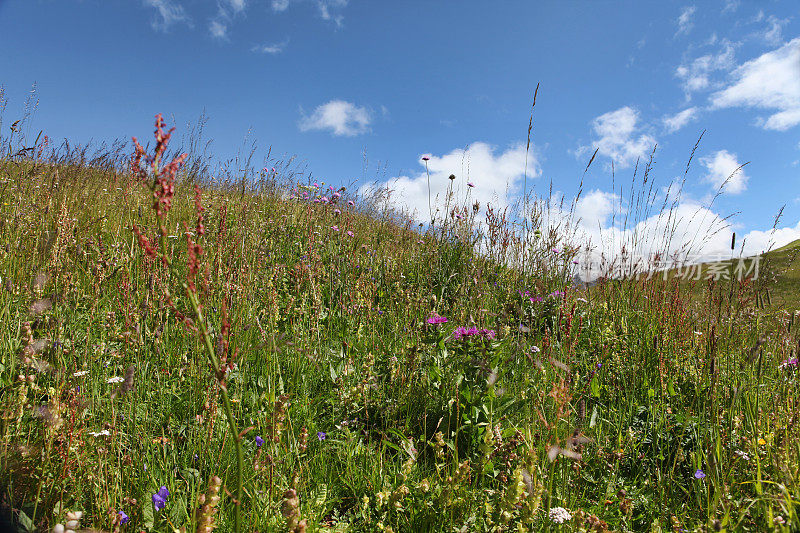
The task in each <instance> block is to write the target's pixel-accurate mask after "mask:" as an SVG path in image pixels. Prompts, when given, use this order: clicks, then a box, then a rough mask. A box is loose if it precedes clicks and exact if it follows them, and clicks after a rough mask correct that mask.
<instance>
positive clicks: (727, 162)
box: [700, 150, 749, 194]
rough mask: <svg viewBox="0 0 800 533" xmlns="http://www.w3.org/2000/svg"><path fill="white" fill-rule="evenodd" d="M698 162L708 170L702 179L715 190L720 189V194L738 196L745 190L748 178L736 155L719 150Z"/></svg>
mask: <svg viewBox="0 0 800 533" xmlns="http://www.w3.org/2000/svg"><path fill="white" fill-rule="evenodd" d="M700 162H701V163H702V164H703V166H705V167H706V169H707V170H708V174H706V176H705V177H704V178H703V179H704V181H706V182H707V183H710V184H711V185H713V186H714V187H715V188H720V187H722V192H724V193H728V194H739V193H741V192H744V191H745V189H747V181H748V180H749V177H748V176H747V174H745V172H744V169H743V168H741V166H742V164H741V163H739V160H738V158H737V156H736V154H732V153H730V152H729V151H727V150H719V151H718V152H716V153H714V154H713V155H712V156H711V157H702V158H700Z"/></svg>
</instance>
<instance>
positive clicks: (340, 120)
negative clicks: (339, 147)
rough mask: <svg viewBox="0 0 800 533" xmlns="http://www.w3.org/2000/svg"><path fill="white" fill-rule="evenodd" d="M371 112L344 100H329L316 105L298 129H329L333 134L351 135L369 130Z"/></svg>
mask: <svg viewBox="0 0 800 533" xmlns="http://www.w3.org/2000/svg"><path fill="white" fill-rule="evenodd" d="M371 122H372V113H371V112H370V111H369V109H367V108H366V107H359V106H357V105H355V104H353V103H350V102H345V101H344V100H331V101H330V102H328V103H326V104H323V105H321V106H318V107H317V108H316V109H315V110H314V112H313V113H312V114H311V115H310V116H304V117H303V118H302V119H301V120H300V123H299V127H300V131H310V130H330V132H331V133H332V134H333V135H344V136H348V137H352V136H354V135H358V134H361V133H366V132H367V131H369V125H370V123H371Z"/></svg>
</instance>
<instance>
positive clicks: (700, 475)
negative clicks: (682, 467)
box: [694, 468, 706, 479]
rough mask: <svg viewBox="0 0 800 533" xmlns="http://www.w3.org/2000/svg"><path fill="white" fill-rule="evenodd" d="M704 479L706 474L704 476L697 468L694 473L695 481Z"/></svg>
mask: <svg viewBox="0 0 800 533" xmlns="http://www.w3.org/2000/svg"><path fill="white" fill-rule="evenodd" d="M704 477H706V474H705V472H703V471H702V470H700V469H699V468H698V469H697V472H695V473H694V478H695V479H703V478H704Z"/></svg>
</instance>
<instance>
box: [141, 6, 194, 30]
mask: <svg viewBox="0 0 800 533" xmlns="http://www.w3.org/2000/svg"><path fill="white" fill-rule="evenodd" d="M143 1H144V5H145V6H147V7H152V8H153V9H155V10H156V17H155V18H154V19H153V21H152V22H151V25H152V26H153V29H155V30H158V31H167V30H168V29H169V27H170V26H172V25H173V24H177V23H179V22H183V23H186V24H191V19H190V18H189V16H188V15H186V11H185V10H184V9H183V6H182V5H180V4H179V3H177V2H175V1H173V0H143Z"/></svg>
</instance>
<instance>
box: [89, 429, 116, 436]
mask: <svg viewBox="0 0 800 533" xmlns="http://www.w3.org/2000/svg"><path fill="white" fill-rule="evenodd" d="M89 435H91V436H92V437H108V436H109V435H111V433H110V432H109V431H108V430H107V429H104V430H102V431H90V432H89Z"/></svg>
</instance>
